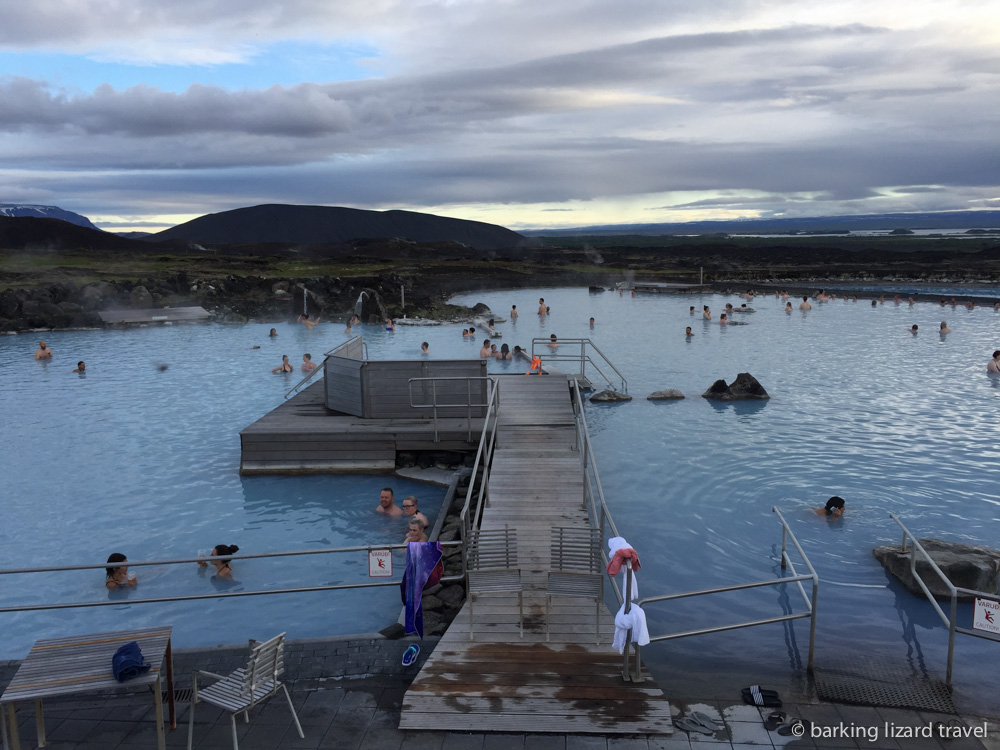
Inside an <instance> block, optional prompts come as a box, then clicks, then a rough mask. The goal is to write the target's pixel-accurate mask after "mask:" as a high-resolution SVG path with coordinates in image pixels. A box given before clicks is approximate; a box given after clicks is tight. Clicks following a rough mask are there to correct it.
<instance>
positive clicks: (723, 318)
mask: <svg viewBox="0 0 1000 750" xmlns="http://www.w3.org/2000/svg"><path fill="white" fill-rule="evenodd" d="M719 325H720V326H727V325H729V321H728V320H726V314H725V313H722V315H720V316H719Z"/></svg>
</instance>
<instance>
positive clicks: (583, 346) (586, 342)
mask: <svg viewBox="0 0 1000 750" xmlns="http://www.w3.org/2000/svg"><path fill="white" fill-rule="evenodd" d="M549 341H550V339H547V338H534V339H532V340H531V357H532V359H534V357H535V356H536V355H535V344H545V345H546V347H547V346H548V344H549ZM558 343H559V345H560V346H571V345H573V344H579V345H580V355H579V356H577V355H569V354H564V353H563V354H556V353H550V354H547V355H545V356H541V355H537V356H540V357H541V358H542V360H543V361H544V360H545V359H550V360H560V361H574V362H579V363H580V375H581V376H582V377H586V372H585V367H586V363H587V362H591V363H592V364H594V367H595V369H597V371H598V373H600V375H601V377H602V378H604V380H605V382H606V383H607V384H608V385H609V386H611V387H612V388H614V387H615V386H614V383H612V382H611V379H610V378H608V377H607V376H606V375H605V374H604V372H603V371H601V369H600V368H599V367H597V364H596V363H595V362H594V361H593V360H592V359H590V357H588V356H587V347H588V346H589V347H591V348H592V349H593V350H594V351H595V352H597V354H598V355H600V357H601V359H602V360H604V362H606V363H607V365H608V367H610V368H611V369H612V370H614V372H615V375H617V376H618V377H619V379H620V380H621V390H622V393H628V380H626V379H625V376H624V375H622V373H621V371H620V370H619V369H618V368H617V367H615V365H614V363H613V362H612V361H611V360H610V359H608V357H607V355H605V354H604V352H602V351H601V350H600V349H599V348H598V347H597V344H595V343H594V342H593V341H591V340H590V339H559V340H558ZM543 354H544V349H543Z"/></svg>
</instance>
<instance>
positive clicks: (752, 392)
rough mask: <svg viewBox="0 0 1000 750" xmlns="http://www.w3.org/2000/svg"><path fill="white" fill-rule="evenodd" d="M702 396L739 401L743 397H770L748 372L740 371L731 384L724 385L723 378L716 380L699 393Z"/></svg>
mask: <svg viewBox="0 0 1000 750" xmlns="http://www.w3.org/2000/svg"><path fill="white" fill-rule="evenodd" d="M701 397H702V398H712V399H715V400H716V401H740V400H743V399H767V398H771V396H770V395H769V394H768V392H767V391H765V390H764V386H762V385H761V384H760V383H758V382H757V378H755V377H754V376H753V375H751V374H750V373H749V372H741V373H740V374H739V375H737V376H736V380H734V381H733V382H732V385H726V381H725V380H716V381H715V382H714V383H712V385H711V387H710V388H709V389H708V390H707V391H705V392H704V393H703V394H701Z"/></svg>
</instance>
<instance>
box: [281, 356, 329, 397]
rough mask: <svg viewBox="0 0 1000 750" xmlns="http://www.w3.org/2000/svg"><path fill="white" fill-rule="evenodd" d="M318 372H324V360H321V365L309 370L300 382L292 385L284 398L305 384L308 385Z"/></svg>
mask: <svg viewBox="0 0 1000 750" xmlns="http://www.w3.org/2000/svg"><path fill="white" fill-rule="evenodd" d="M320 370H323V371H324V372H326V360H325V359H324V360H323V362H322V363H321V364H319V365H316V367H314V368H313V369H312V370H310V371H309V374H308V375H306V376H305V377H304V378H302V380H300V381H299V382H298V383H296V384H295V385H293V386H292V389H291V390H290V391H288V393H286V394H285V398H288V397H289V396H291V395H292V394H293V393H295V391H297V390H298V389H299V388H301V387H302V386H304V385H305V384H306V383H308V382H309V381H310V380H311V379H312V378H313V376H315V375H316V373H318V372H319V371H320Z"/></svg>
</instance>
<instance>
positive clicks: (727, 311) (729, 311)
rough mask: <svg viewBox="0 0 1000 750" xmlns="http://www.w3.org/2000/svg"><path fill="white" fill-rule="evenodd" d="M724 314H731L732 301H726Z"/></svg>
mask: <svg viewBox="0 0 1000 750" xmlns="http://www.w3.org/2000/svg"><path fill="white" fill-rule="evenodd" d="M726 314H727V315H732V314H733V303H732V302H727V303H726Z"/></svg>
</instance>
